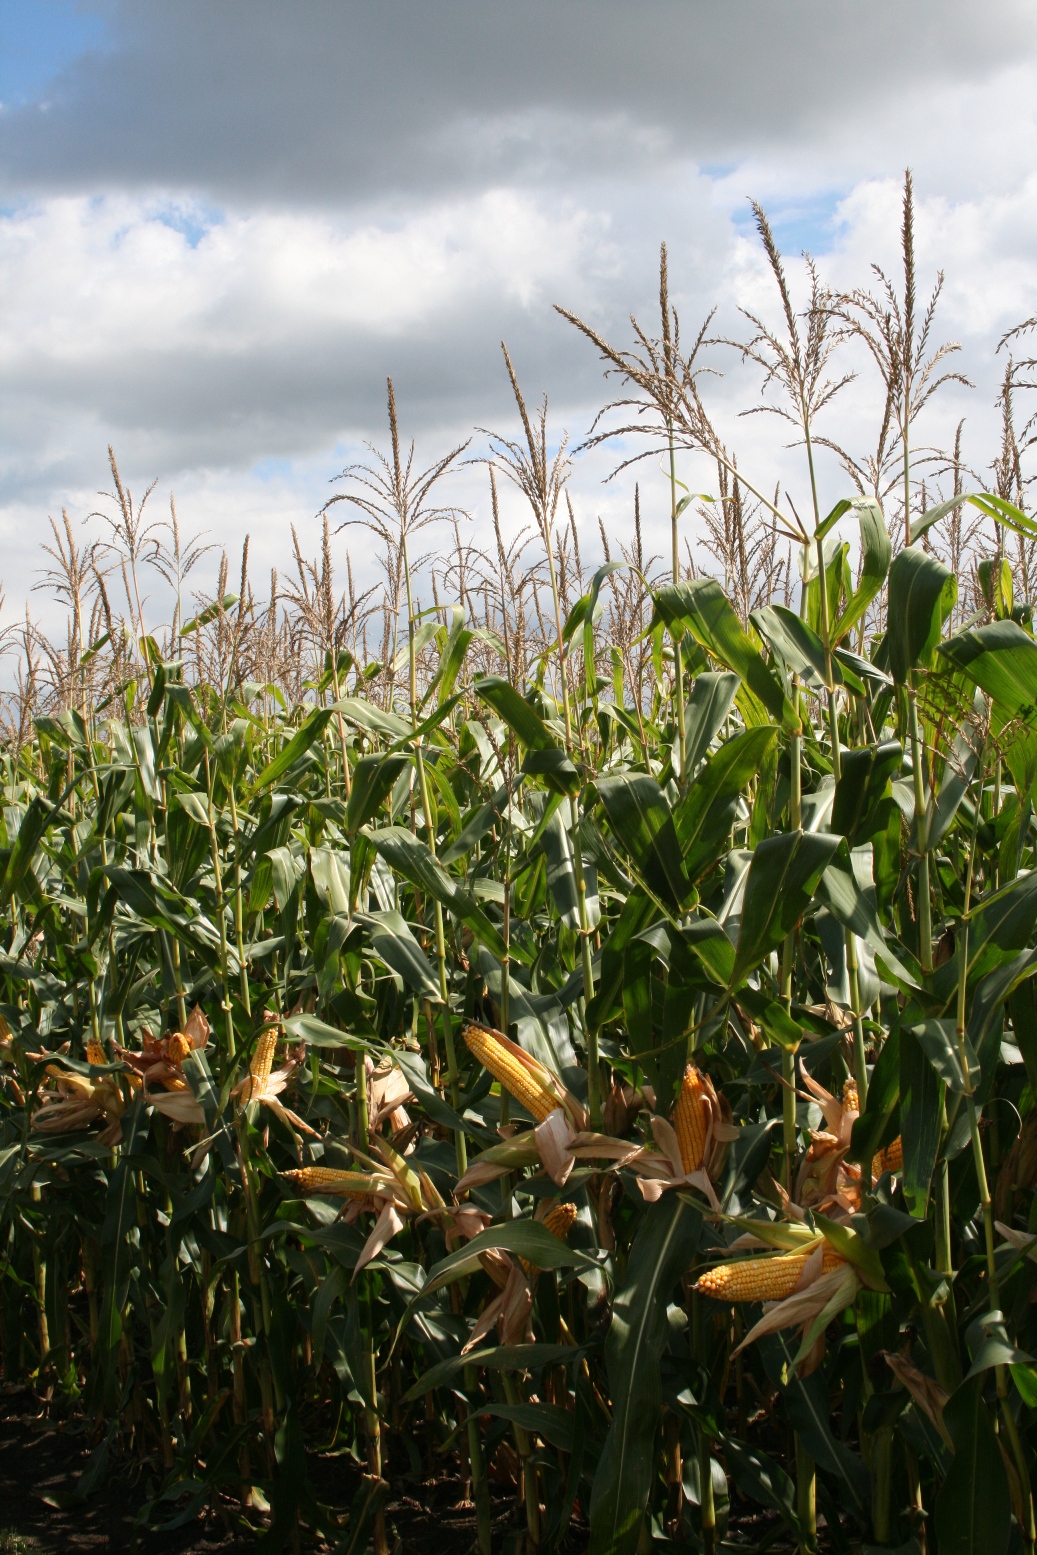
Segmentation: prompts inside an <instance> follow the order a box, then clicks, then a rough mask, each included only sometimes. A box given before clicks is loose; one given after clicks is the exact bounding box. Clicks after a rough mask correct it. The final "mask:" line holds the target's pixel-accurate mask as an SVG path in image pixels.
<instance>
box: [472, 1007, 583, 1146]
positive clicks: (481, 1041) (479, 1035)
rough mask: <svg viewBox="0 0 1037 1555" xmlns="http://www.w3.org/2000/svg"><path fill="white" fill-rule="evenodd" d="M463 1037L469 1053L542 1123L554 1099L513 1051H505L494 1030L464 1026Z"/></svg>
mask: <svg viewBox="0 0 1037 1555" xmlns="http://www.w3.org/2000/svg"><path fill="white" fill-rule="evenodd" d="M464 1039H465V1043H466V1045H467V1047H468V1050H469V1052H470V1053H472V1054H473V1055H474V1057H476V1058H477V1059H478V1060H479V1062H480V1063H481V1064H482V1065H483V1066H484V1068H486V1069H488V1070H489V1071H490V1073H491V1074H492V1075H493V1078H494V1079H495V1080H499V1081H500V1083H501V1085H503V1087H504V1089H505V1090H506V1091H508V1092H509V1094H510V1095H512V1096H514V1098H515V1100H516V1101H517V1102H519V1103H520V1104H521V1105H522V1106H523V1107H525V1109H526V1111H527V1112H528V1113H529V1114H530V1115H531V1116H532V1117H534V1118H536V1120H537V1122H538V1123H542V1122H543V1121H544V1119H545V1118H546V1117H547V1115H548V1113H550V1112H554V1110H555V1108H556V1107H557V1106H558V1105H559V1102H558V1098H557V1097H556V1096H554V1095H552V1093H551V1091H549V1090H548V1089H547V1087H546V1086H545V1085H542V1084H541V1083H540V1082H539V1081H538V1080H536V1079H535V1078H534V1077H533V1075H532V1074H531V1073H530V1072H529V1070H528V1069H527V1068H526V1066H525V1065H524V1064H523V1063H522V1062H521V1061H520V1060H519V1059H517V1058H516V1057H515V1055H514V1053H510V1052H509V1051H508V1049H507V1048H506V1047H505V1046H504V1044H503V1042H502V1041H501V1040H500V1039H499V1037H498V1036H497V1034H496V1033H495V1032H491V1031H486V1030H484V1029H483V1028H482V1027H481V1026H466V1027H465V1028H464Z"/></svg>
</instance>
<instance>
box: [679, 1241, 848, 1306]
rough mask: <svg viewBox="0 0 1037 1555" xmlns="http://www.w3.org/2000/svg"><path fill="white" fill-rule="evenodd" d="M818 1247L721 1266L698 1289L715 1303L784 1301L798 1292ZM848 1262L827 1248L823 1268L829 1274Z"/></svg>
mask: <svg viewBox="0 0 1037 1555" xmlns="http://www.w3.org/2000/svg"><path fill="white" fill-rule="evenodd" d="M816 1246H817V1244H816V1243H815V1244H814V1246H813V1247H806V1248H804V1249H803V1250H802V1252H796V1253H779V1254H778V1255H777V1256H776V1257H775V1256H774V1255H773V1254H770V1255H765V1256H763V1257H761V1258H739V1259H735V1260H733V1261H732V1262H731V1263H719V1264H717V1266H716V1268H714V1269H707V1271H706V1273H705V1274H703V1275H700V1277H699V1279H698V1280H697V1281H696V1283H695V1285H694V1287H693V1288H694V1289H695V1290H696V1291H697V1292H698V1293H699V1294H700V1295H702V1296H712V1298H713V1300H714V1301H729V1302H735V1301H783V1300H784V1299H785V1297H786V1296H791V1295H792V1292H793V1291H794V1290H795V1288H796V1285H797V1284H798V1282H799V1280H800V1277H801V1275H802V1273H803V1270H804V1269H805V1268H806V1266H807V1260H808V1259H809V1258H810V1257H811V1256H812V1255H813V1253H814V1252H815V1250H816ZM843 1261H844V1260H843V1259H841V1258H840V1257H839V1255H838V1253H837V1252H835V1250H834V1248H830V1247H828V1246H827V1245H826V1246H825V1249H824V1252H823V1254H822V1268H823V1270H824V1271H825V1272H826V1273H827V1271H828V1270H829V1269H833V1268H835V1266H836V1265H837V1264H839V1263H842V1262H843Z"/></svg>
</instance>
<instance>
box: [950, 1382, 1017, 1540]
mask: <svg viewBox="0 0 1037 1555" xmlns="http://www.w3.org/2000/svg"><path fill="white" fill-rule="evenodd" d="M984 1382H985V1378H984V1377H983V1376H982V1375H980V1376H976V1377H970V1378H968V1380H967V1381H965V1382H963V1383H962V1384H961V1386H960V1387H959V1388H958V1390H957V1391H956V1392H955V1393H954V1394H953V1395H952V1397H951V1398H949V1399H948V1400H947V1403H946V1404H945V1405H944V1410H943V1420H944V1424H945V1426H946V1427H947V1430H948V1431H949V1432H950V1436H951V1440H952V1441H953V1442H954V1465H953V1468H952V1471H951V1472H950V1473H949V1474H948V1475H947V1477H946V1479H945V1480H944V1482H943V1486H942V1488H941V1490H940V1493H939V1495H938V1496H937V1498H936V1537H937V1540H938V1542H939V1550H940V1555H1005V1551H1006V1550H1007V1549H1008V1538H1009V1533H1010V1528H1011V1502H1010V1501H1009V1497H1008V1480H1007V1477H1006V1475H1005V1467H1004V1463H1003V1461H1002V1458H1001V1451H1000V1448H999V1447H998V1445H997V1437H996V1436H995V1434H994V1424H993V1421H992V1420H991V1418H990V1411H989V1409H988V1408H987V1405H986V1402H985V1401H984V1398H983V1387H984Z"/></svg>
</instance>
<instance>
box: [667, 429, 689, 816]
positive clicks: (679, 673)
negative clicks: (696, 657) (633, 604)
mask: <svg viewBox="0 0 1037 1555" xmlns="http://www.w3.org/2000/svg"><path fill="white" fill-rule="evenodd" d="M666 431H667V435H668V439H669V444H670V543H671V548H672V552H673V581H674V583H679V582H680V552H679V550H678V535H677V467H676V463H675V460H674V449H673V423H672V421H668V422H667V423H666ZM673 694H674V697H675V698H676V702H677V739H678V743H679V749H680V786H681V788H682V789H683V787H684V785H685V783H686V782H687V781H688V735H687V728H686V725H685V718H684V665H683V661H682V654H681V638H680V635H675V636H674V639H673Z"/></svg>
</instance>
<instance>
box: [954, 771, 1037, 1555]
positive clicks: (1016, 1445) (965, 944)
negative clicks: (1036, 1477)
mask: <svg viewBox="0 0 1037 1555" xmlns="http://www.w3.org/2000/svg"><path fill="white" fill-rule="evenodd" d="M985 756H986V741H985V740H984V744H983V747H982V749H981V751H980V757H979V763H978V778H977V783H978V788H977V796H976V808H975V813H974V815H973V820H972V836H971V838H970V841H969V855H968V862H967V864H966V866H965V891H964V902H963V906H962V914H961V930H960V949H959V962H958V999H957V1020H956V1023H955V1035H956V1037H957V1042H958V1059H959V1062H960V1064H961V1077H962V1086H963V1089H964V1092H965V1106H966V1108H967V1110H968V1119H969V1135H970V1137H971V1140H972V1158H973V1161H974V1162H975V1167H976V1181H977V1183H978V1185H979V1202H980V1207H981V1209H982V1211H983V1232H984V1239H985V1242H986V1255H987V1291H988V1305H989V1309H990V1311H991V1312H997V1311H1000V1309H1001V1289H1000V1282H999V1280H998V1274H997V1257H996V1254H995V1251H994V1205H993V1198H992V1195H991V1192H990V1182H989V1179H988V1177H987V1164H986V1159H985V1157H984V1154H983V1139H982V1136H981V1134H980V1128H979V1109H978V1108H977V1106H976V1096H975V1087H974V1086H973V1083H972V1074H971V1071H970V1069H969V1060H968V1050H967V1048H966V1045H965V1042H966V1026H965V1008H966V993H967V980H968V956H969V911H970V907H971V902H972V878H973V874H974V871H975V863H976V844H977V838H978V835H979V817H980V809H981V805H982V799H983V765H984V757H985ZM995 1378H996V1383H997V1396H998V1400H999V1403H1000V1406H1001V1410H1000V1413H1001V1418H1002V1420H1003V1422H1004V1428H1005V1434H1006V1435H1007V1436H1008V1439H1009V1446H1010V1448H1011V1452H1012V1455H1013V1458H1014V1459H1015V1465H1016V1469H1017V1471H1018V1475H1019V1483H1020V1485H1021V1486H1022V1489H1023V1495H1024V1497H1025V1505H1026V1512H1025V1517H1026V1525H1025V1527H1024V1528H1023V1530H1022V1532H1023V1537H1024V1539H1025V1541H1026V1543H1027V1544H1029V1545H1030V1546H1031V1547H1032V1546H1033V1544H1034V1542H1035V1539H1037V1528H1035V1519H1034V1507H1033V1494H1032V1491H1031V1490H1030V1476H1029V1469H1028V1465H1027V1461H1026V1454H1025V1452H1024V1451H1023V1445H1022V1442H1021V1440H1020V1438H1019V1431H1018V1427H1017V1425H1016V1421H1015V1416H1014V1415H1013V1413H1012V1408H1011V1403H1010V1388H1009V1382H1008V1370H1007V1367H1005V1366H1003V1365H1002V1366H997V1367H996V1368H995Z"/></svg>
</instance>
